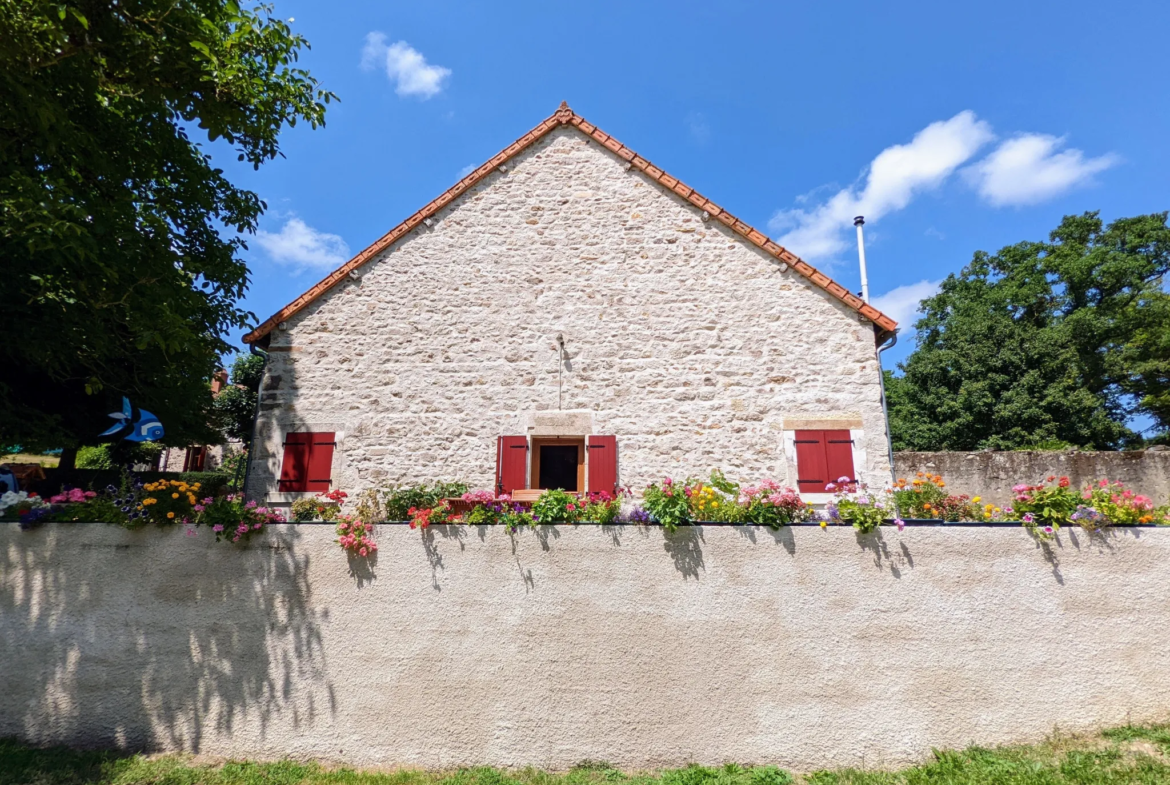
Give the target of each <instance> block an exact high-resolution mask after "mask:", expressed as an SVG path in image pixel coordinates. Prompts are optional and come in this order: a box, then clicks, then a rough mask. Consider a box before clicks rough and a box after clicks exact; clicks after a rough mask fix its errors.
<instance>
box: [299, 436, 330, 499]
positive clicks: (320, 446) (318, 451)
mask: <svg viewBox="0 0 1170 785" xmlns="http://www.w3.org/2000/svg"><path fill="white" fill-rule="evenodd" d="M308 435H309V437H310V446H309V471H308V477H307V481H306V483H305V490H306V491H311V492H313V493H325V492H326V491H328V490H329V488H330V486H331V485H332V484H333V448H334V447H336V446H337V441H336V439H334V434H332V433H310V434H308Z"/></svg>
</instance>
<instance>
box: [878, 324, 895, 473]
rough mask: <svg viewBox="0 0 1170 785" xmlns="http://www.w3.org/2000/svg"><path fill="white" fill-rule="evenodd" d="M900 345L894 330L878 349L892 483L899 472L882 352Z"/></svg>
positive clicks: (879, 380)
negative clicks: (895, 467) (896, 464)
mask: <svg viewBox="0 0 1170 785" xmlns="http://www.w3.org/2000/svg"><path fill="white" fill-rule="evenodd" d="M897 345H898V331H897V330H894V332H893V334H892V335H891V336H890V337H889V339H888V340H887V341H886V342H885V343H883V344H881V345H880V346H878V348H877V363H878V385H879V386H880V387H881V391H882V416H883V417H884V418H885V421H886V452H887V454H888V455H889V457H890V482H891V484H892V483H895V482H897V481H898V472H897V470H896V469H894V438H893V436H891V435H890V407H889V406H888V405H887V404H886V373H885V371H884V370H882V352H884V351H885V350H886V349H893V348H894V347H895V346H897Z"/></svg>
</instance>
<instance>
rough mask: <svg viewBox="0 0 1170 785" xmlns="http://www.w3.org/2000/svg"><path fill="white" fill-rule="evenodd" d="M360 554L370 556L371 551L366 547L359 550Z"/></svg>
mask: <svg viewBox="0 0 1170 785" xmlns="http://www.w3.org/2000/svg"><path fill="white" fill-rule="evenodd" d="M358 554H359V555H361V556H368V555H369V551H367V550H366V549H365V548H362V549H361V550H360V551H358Z"/></svg>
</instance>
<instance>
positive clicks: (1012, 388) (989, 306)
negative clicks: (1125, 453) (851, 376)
mask: <svg viewBox="0 0 1170 785" xmlns="http://www.w3.org/2000/svg"><path fill="white" fill-rule="evenodd" d="M1166 219H1167V214H1166V213H1157V214H1153V215H1142V216H1137V217H1134V218H1122V219H1119V220H1117V221H1114V222H1113V223H1111V224H1109V225H1108V226H1105V225H1104V223H1103V222H1102V220H1101V218H1100V216H1099V214H1098V213H1085V214H1083V215H1077V216H1067V217H1065V218H1064V220H1063V221H1061V223H1060V226H1058V227H1057V228H1056V230H1055V231H1053V232H1052V234H1051V235H1050V237H1049V239H1048V241H1047V242H1023V243H1019V244H1017V245H1012V246H1008V247H1006V248H1003V249H1001V250H1000V251H998V252H997V253H995V254H988V253H985V252H983V251H980V252H978V253H976V254H975V257H974V259H973V260H972V261H971V263H970V264H969V265H967V266H966V267H965V268H963V270H962V272H960V273H959V274H958V275H951V276H948V277H947V279H946V280H945V281H943V284H942V287H941V289H940V291H939V292H938V294H936V295H934V296H933V297H930V298H928V299H926V300H923V301H922V304H921V309H920V312H921V314H922V316H921V318H920V319H919V320H918V322H917V324H916V328H917V331H918V334H917V341H918V343H917V347H916V349H915V350H914V352H913V353H912V354H911V355H910V356H909V357H908V358H907V359H906V361H905V362H903V363H901V364H900V365H899V368H900V370H901V371H902V375H900V376H899V375H894V374H889V373H888V374H887V378H886V383H887V396H888V402H889V407H890V430H891V434H892V437H893V439H894V449H899V450H906V449H909V450H975V449H983V448H991V449H1016V448H1022V447H1030V446H1044V445H1067V446H1074V447H1080V448H1086V449H1087V448H1095V449H1117V448H1121V447H1126V446H1133V445H1136V444H1138V443H1140V442H1141V435H1140V434H1137V433H1135V432H1134V431H1132V430H1131V429H1130V428H1129V427H1128V425H1127V423H1128V422H1130V421H1131V418H1132V417H1133V416H1135V415H1138V416H1145V417H1148V418H1151V419H1152V420H1153V422H1154V429H1153V430H1154V431H1156V432H1157V431H1160V432H1162V433H1166V432H1167V431H1170V295H1168V294H1167V291H1166V274H1167V272H1168V271H1170V227H1168V226H1167V223H1166Z"/></svg>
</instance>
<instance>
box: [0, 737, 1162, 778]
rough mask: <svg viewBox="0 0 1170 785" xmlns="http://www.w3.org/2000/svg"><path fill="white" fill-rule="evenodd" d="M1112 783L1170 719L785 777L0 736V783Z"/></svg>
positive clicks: (1141, 762) (1148, 760)
mask: <svg viewBox="0 0 1170 785" xmlns="http://www.w3.org/2000/svg"><path fill="white" fill-rule="evenodd" d="M147 783H149V784H150V785H196V784H198V785H205V784H206V785H608V784H609V783H627V784H628V785H789V783H808V785H835V784H836V783H840V784H841V785H895V784H897V785H902V784H904V785H924V784H925V783H946V785H993V784H994V785H1000V784H1001V783H1003V784H1006V785H1064V784H1065V783H1076V784H1077V785H1089V784H1090V783H1092V785H1098V784H1099V783H1103V784H1104V785H1112V784H1114V783H1143V784H1146V783H1148V784H1149V785H1154V784H1155V783H1170V725H1156V726H1147V727H1124V728H1115V729H1113V730H1108V731H1105V732H1104V733H1102V734H1100V735H1096V736H1075V737H1060V738H1055V739H1052V740H1050V741H1048V742H1046V743H1044V744H1039V745H1035V746H1021V747H1000V748H997V749H982V748H979V747H971V748H969V749H966V750H963V751H962V752H951V751H947V752H937V753H935V755H934V757H933V759H932V760H930V761H928V762H927V763H924V764H922V765H920V766H915V767H912V768H908V769H902V770H900V771H893V772H882V771H865V772H862V771H856V770H848V769H847V770H835V771H817V772H812V773H808V774H803V775H796V776H793V775H790V774H789V773H788V772H786V771H783V770H781V769H777V768H775V767H773V766H756V767H742V766H735V765H727V766H723V767H720V768H705V767H701V766H690V767H687V768H683V769H672V770H668V771H661V772H654V773H638V774H627V773H623V772H620V771H618V770H616V769H614V768H611V767H610V766H608V765H606V764H604V763H583V764H581V765H579V766H577V767H576V768H574V769H573V770H571V771H568V772H564V773H557V774H553V773H549V772H544V771H536V770H531V769H529V770H524V771H500V770H497V769H488V768H479V769H460V770H458V771H449V772H425V771H409V770H408V771H397V772H377V771H354V770H353V769H345V768H332V767H324V766H320V765H318V764H315V763H296V762H292V761H283V762H279V763H247V762H238V761H233V762H230V763H224V764H220V765H214V766H209V765H196V764H193V763H192V762H191V761H190V760H189V759H187V758H184V757H181V756H177V755H165V756H151V757H147V756H141V755H132V756H127V755H123V754H119V753H112V752H74V751H71V750H67V749H61V748H55V749H47V750H41V749H32V748H29V747H26V746H24V745H22V744H17V743H15V742H12V741H0V785H18V784H19V785H147Z"/></svg>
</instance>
